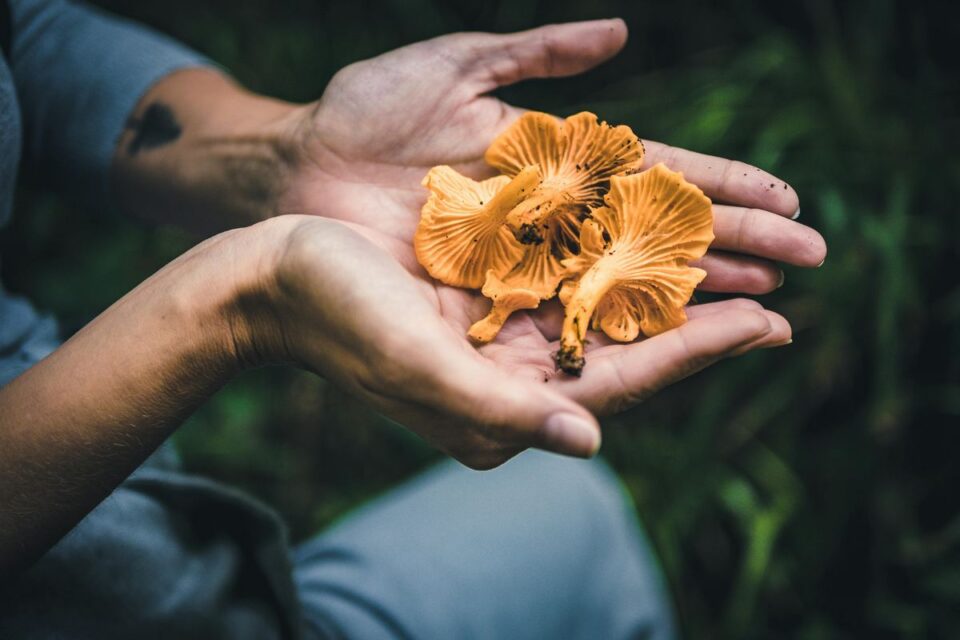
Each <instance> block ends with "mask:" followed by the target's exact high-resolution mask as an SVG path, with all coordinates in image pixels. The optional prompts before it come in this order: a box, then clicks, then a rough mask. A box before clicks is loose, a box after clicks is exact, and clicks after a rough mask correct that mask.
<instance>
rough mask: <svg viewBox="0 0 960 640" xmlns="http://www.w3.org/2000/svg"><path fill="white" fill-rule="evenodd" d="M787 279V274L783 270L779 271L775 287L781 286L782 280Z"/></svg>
mask: <svg viewBox="0 0 960 640" xmlns="http://www.w3.org/2000/svg"><path fill="white" fill-rule="evenodd" d="M786 279H787V274H785V273H784V272H783V271H781V272H780V280H778V281H777V289H779V288H780V287H782V286H783V282H784V281H785V280H786Z"/></svg>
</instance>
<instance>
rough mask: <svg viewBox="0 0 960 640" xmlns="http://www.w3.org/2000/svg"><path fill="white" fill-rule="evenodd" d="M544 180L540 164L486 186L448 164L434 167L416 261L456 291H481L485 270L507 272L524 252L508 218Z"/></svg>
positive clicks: (427, 182) (416, 244)
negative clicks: (512, 231) (457, 288)
mask: <svg viewBox="0 0 960 640" xmlns="http://www.w3.org/2000/svg"><path fill="white" fill-rule="evenodd" d="M540 180H541V178H540V169H539V167H537V166H536V165H532V166H528V167H525V168H523V169H522V170H521V171H519V172H517V173H516V174H514V175H513V176H511V177H507V176H497V177H495V178H490V179H488V180H483V181H482V182H477V181H475V180H472V179H470V178H468V177H466V176H463V175H461V174H459V173H457V172H456V171H455V170H454V169H452V168H450V167H448V166H443V165H441V166H438V167H434V168H433V169H431V170H430V172H429V173H427V175H426V177H424V179H423V182H422V184H423V185H424V186H425V187H427V188H428V189H429V190H430V196H429V198H428V199H427V203H426V204H425V205H424V206H423V209H422V211H421V215H420V224H419V225H418V226H417V231H416V233H415V234H414V238H413V246H414V250H415V251H416V254H417V260H418V261H419V262H420V264H421V265H423V267H424V268H425V269H426V270H427V272H428V273H429V274H430V275H431V276H433V277H434V278H436V279H437V280H440V281H441V282H444V283H446V284H449V285H452V286H455V287H467V288H471V289H479V288H480V287H482V286H483V284H484V281H485V280H486V279H487V272H489V271H492V272H493V273H495V274H501V275H502V274H505V273H507V272H508V271H510V269H512V268H513V267H514V266H515V265H516V264H517V263H518V262H519V261H520V259H521V258H522V257H523V254H524V250H525V248H524V246H523V245H522V244H520V243H519V242H518V241H517V240H516V239H515V238H514V236H513V234H512V233H511V232H510V230H509V228H508V227H507V226H506V225H505V224H504V221H505V218H506V216H507V214H508V213H509V212H510V211H511V210H512V209H513V208H514V207H516V206H517V205H518V204H519V203H521V202H522V201H523V200H524V199H525V198H527V197H528V196H529V195H530V193H531V192H532V191H533V190H534V188H535V187H536V186H537V185H539V184H540Z"/></svg>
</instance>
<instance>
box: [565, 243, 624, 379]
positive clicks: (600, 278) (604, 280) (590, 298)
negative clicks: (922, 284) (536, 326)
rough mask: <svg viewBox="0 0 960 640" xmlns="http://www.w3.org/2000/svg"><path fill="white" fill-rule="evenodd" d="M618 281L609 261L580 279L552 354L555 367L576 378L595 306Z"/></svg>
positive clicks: (568, 305)
mask: <svg viewBox="0 0 960 640" xmlns="http://www.w3.org/2000/svg"><path fill="white" fill-rule="evenodd" d="M617 282H618V280H617V278H616V275H615V274H614V273H611V269H610V267H609V264H608V263H603V262H597V263H596V264H594V265H593V266H592V267H590V268H589V269H588V270H587V271H586V273H584V274H583V276H582V277H581V278H580V280H579V282H578V283H577V287H576V289H575V290H574V293H573V295H572V296H571V297H570V300H569V301H567V304H566V308H567V313H566V315H565V317H564V319H563V330H562V332H561V334H560V350H559V351H557V353H556V354H554V361H555V362H556V365H557V368H558V369H559V370H561V371H563V372H564V373H566V374H569V375H572V376H577V377H579V376H580V374H581V373H582V372H583V367H584V365H585V363H586V359H585V357H584V338H585V337H586V335H587V329H589V328H590V322H591V319H592V318H593V314H594V312H595V311H596V309H597V305H599V304H600V301H601V300H602V299H603V297H604V296H605V295H606V294H607V292H609V291H610V290H611V289H612V288H613V287H614V286H616V284H617ZM571 311H572V313H571Z"/></svg>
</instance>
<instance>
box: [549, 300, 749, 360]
mask: <svg viewBox="0 0 960 640" xmlns="http://www.w3.org/2000/svg"><path fill="white" fill-rule="evenodd" d="M731 309H748V310H753V311H762V310H763V305H761V304H760V303H759V302H757V301H756V300H749V299H747V298H732V299H730V300H718V301H717V302H707V303H704V304H691V305H689V306H687V308H686V309H685V311H686V314H687V319H688V320H693V319H694V318H701V317H703V316H708V315H711V314H714V313H720V312H721V311H729V310H731ZM531 315H532V317H533V321H534V323H535V324H536V326H537V329H538V330H539V331H540V333H541V334H542V335H543V337H544V339H546V340H547V341H548V342H553V341H554V340H558V339H559V338H560V332H561V331H562V330H563V307H562V306H561V305H560V303H559V302H558V301H557V300H555V299H554V300H549V301H547V302H545V303H543V304H541V305H540V308H539V309H537V311H535V312H533V313H532V314H531ZM588 337H589V340H590V343H589V344H588V345H587V348H588V350H589V349H591V348H598V347H603V346H607V345H611V344H618V343H617V342H615V341H614V340H611V339H610V338H607V337H606V336H605V335H604V334H603V333H596V334H594V333H593V332H592V331H591V332H589V333H588Z"/></svg>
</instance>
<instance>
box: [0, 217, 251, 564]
mask: <svg viewBox="0 0 960 640" xmlns="http://www.w3.org/2000/svg"><path fill="white" fill-rule="evenodd" d="M237 233H247V234H249V231H248V230H242V231H237V232H231V234H226V235H232V234H237ZM251 242H254V243H255V242H257V240H256V239H255V238H254V239H252V240H251ZM247 244H249V243H247ZM243 247H244V245H240V247H239V248H238V243H237V242H236V241H235V239H232V238H224V237H223V236H218V237H216V238H213V239H211V240H209V241H207V242H206V243H204V244H202V245H200V246H199V247H197V248H196V249H194V250H193V251H191V252H189V253H187V254H185V255H184V256H182V257H181V258H179V259H178V260H176V261H175V262H173V263H171V264H170V265H168V266H167V267H165V268H164V269H163V270H161V271H160V272H158V273H157V274H155V275H154V276H153V277H151V278H150V279H148V280H147V281H145V282H144V283H143V284H141V285H140V286H139V287H137V288H136V289H135V290H134V291H132V292H131V293H129V294H128V295H127V296H125V297H124V298H122V299H121V300H120V301H118V302H117V303H116V304H114V305H113V306H112V307H110V308H109V309H108V310H107V311H105V312H104V313H103V314H102V315H100V316H99V317H98V318H96V319H95V320H94V321H93V322H91V323H90V324H89V325H88V326H86V327H85V328H84V329H82V330H81V331H80V332H78V333H77V334H76V335H75V336H73V337H72V338H71V339H70V340H69V341H68V342H66V343H65V344H64V345H63V346H62V347H61V348H59V349H57V350H56V351H55V352H54V353H53V354H51V355H50V356H49V357H48V358H46V359H45V360H43V361H42V362H40V363H39V364H38V365H36V366H35V367H33V368H32V369H30V370H28V371H27V372H26V373H24V374H23V375H22V376H20V377H19V378H17V379H15V380H14V381H13V382H11V383H10V384H8V385H7V386H6V387H4V388H3V389H2V390H0V514H2V517H0V576H3V575H7V574H8V572H9V571H12V570H15V569H17V568H22V567H25V566H27V565H28V564H29V563H30V562H32V561H33V560H34V559H36V557H38V556H39V555H40V554H41V553H43V552H44V551H45V550H46V549H47V548H49V546H51V545H52V544H53V543H55V542H56V541H57V540H58V539H59V538H60V537H62V535H63V534H64V533H66V532H67V531H68V530H69V529H70V528H71V527H72V526H73V525H74V524H76V522H78V521H79V520H80V519H81V518H82V517H83V516H84V515H85V514H86V513H87V512H88V511H90V510H91V509H92V508H93V507H94V506H95V505H96V504H98V503H99V502H100V501H101V500H102V499H103V498H104V497H106V496H107V495H108V494H109V493H110V491H111V490H113V488H114V487H116V486H117V485H118V484H119V483H120V482H121V481H122V480H123V479H124V478H125V477H126V476H127V475H129V474H130V473H131V472H132V471H133V470H134V469H135V468H136V467H137V466H139V465H140V464H141V463H142V462H143V460H144V459H146V457H147V456H148V455H149V454H150V453H151V452H152V451H153V450H154V449H155V448H156V447H157V446H158V445H159V444H160V443H161V442H163V440H164V439H165V438H167V437H168V436H169V435H170V433H171V432H172V431H173V430H174V429H175V428H176V426H177V425H179V424H180V423H181V422H182V420H184V419H185V418H186V417H187V416H188V415H189V414H190V413H191V412H192V411H193V410H194V409H195V408H196V407H197V405H198V404H200V403H201V402H202V401H203V400H204V399H205V398H207V397H208V396H209V395H210V394H212V393H213V392H214V391H216V390H217V389H218V388H219V387H220V386H221V385H222V384H223V383H224V382H225V381H226V380H227V379H229V378H230V377H231V376H232V375H233V374H234V373H235V372H236V371H237V370H238V369H239V368H240V366H241V361H240V360H241V359H240V358H238V355H237V352H236V347H235V345H236V344H238V343H241V342H242V341H243V339H244V338H243V336H244V330H243V324H242V323H239V324H238V322H237V320H238V318H239V317H240V316H239V315H238V314H239V313H240V309H239V307H238V304H237V300H239V299H242V296H240V297H238V296H237V295H236V293H235V292H236V291H238V290H240V289H246V290H247V291H252V290H253V285H251V286H246V285H240V284H239V283H238V278H237V270H236V269H234V268H232V267H234V266H235V265H236V264H238V262H240V261H239V259H238V256H237V255H235V254H236V253H237V252H238V251H239V250H242V249H243ZM249 248H250V250H251V251H253V250H255V247H249Z"/></svg>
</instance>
